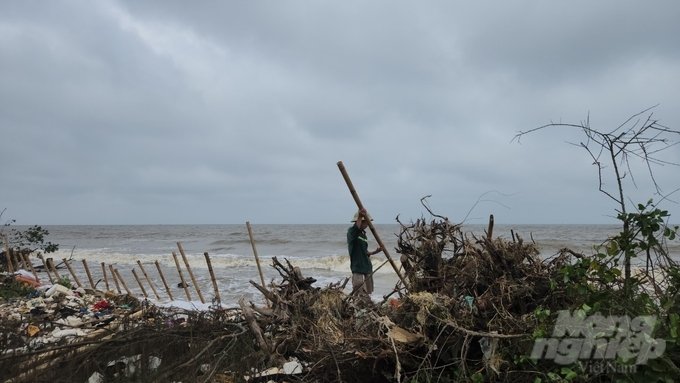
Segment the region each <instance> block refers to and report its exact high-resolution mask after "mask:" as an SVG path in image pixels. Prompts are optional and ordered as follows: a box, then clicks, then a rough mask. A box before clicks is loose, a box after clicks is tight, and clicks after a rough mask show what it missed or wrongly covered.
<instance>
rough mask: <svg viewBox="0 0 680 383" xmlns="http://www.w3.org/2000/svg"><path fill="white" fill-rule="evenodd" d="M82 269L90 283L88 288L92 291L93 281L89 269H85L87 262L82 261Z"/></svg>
mask: <svg viewBox="0 0 680 383" xmlns="http://www.w3.org/2000/svg"><path fill="white" fill-rule="evenodd" d="M83 267H84V268H85V273H87V279H88V280H89V281H90V286H92V290H94V289H95V288H94V280H92V274H90V268H89V267H87V261H86V260H84V259H83Z"/></svg>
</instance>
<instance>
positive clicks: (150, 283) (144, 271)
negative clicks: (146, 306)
mask: <svg viewBox="0 0 680 383" xmlns="http://www.w3.org/2000/svg"><path fill="white" fill-rule="evenodd" d="M137 264H138V265H139V269H140V270H142V274H144V278H146V281H147V282H149V285H150V286H151V290H153V293H154V294H155V295H156V298H157V299H158V300H159V301H160V300H161V296H160V295H158V291H156V286H154V285H153V282H152V281H151V278H149V274H147V273H146V270H144V266H142V262H140V261H139V259H138V260H137Z"/></svg>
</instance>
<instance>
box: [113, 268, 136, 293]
mask: <svg viewBox="0 0 680 383" xmlns="http://www.w3.org/2000/svg"><path fill="white" fill-rule="evenodd" d="M113 272H114V273H116V276H117V277H118V279H120V283H122V284H123V287H124V288H125V291H127V293H128V295H132V292H130V289H129V288H128V286H127V283H125V279H123V276H122V275H120V271H118V269H113Z"/></svg>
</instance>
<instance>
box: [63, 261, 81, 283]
mask: <svg viewBox="0 0 680 383" xmlns="http://www.w3.org/2000/svg"><path fill="white" fill-rule="evenodd" d="M62 261H64V264H65V265H66V268H67V269H68V271H69V273H71V275H72V276H73V280H74V281H76V283H77V284H78V287H81V286H82V285H83V284H82V283H80V279H78V277H76V273H74V272H73V269H72V268H71V264H70V263H68V261H67V260H66V258H63V259H62Z"/></svg>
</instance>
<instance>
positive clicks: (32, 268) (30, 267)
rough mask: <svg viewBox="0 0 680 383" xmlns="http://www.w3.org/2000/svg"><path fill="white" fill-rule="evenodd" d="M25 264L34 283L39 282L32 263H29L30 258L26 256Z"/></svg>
mask: <svg viewBox="0 0 680 383" xmlns="http://www.w3.org/2000/svg"><path fill="white" fill-rule="evenodd" d="M24 258H26V259H25V261H26V264H27V265H28V268H29V269H30V270H31V272H32V273H33V276H34V277H35V281H36V282H40V278H38V273H37V272H36V271H35V268H34V267H33V262H31V258H30V257H29V256H28V255H24Z"/></svg>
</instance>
